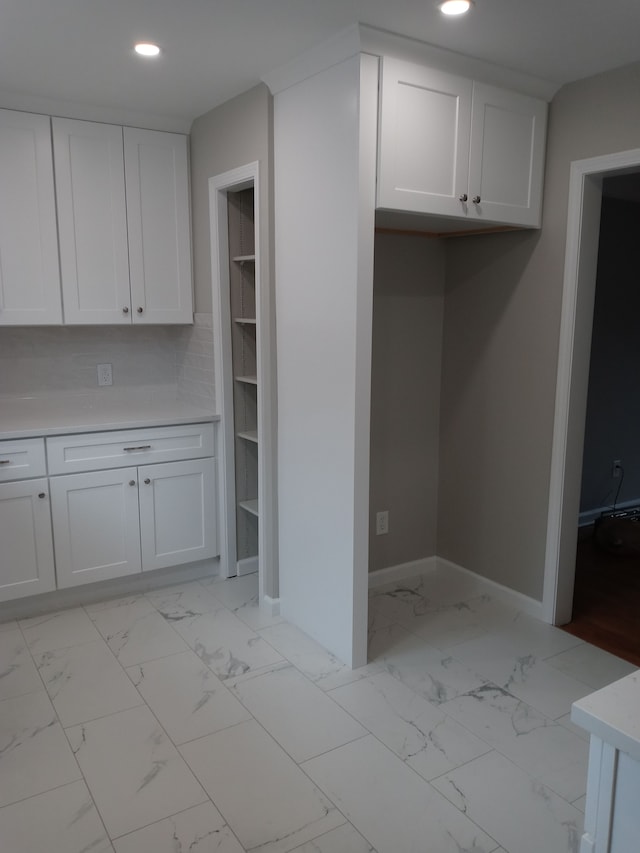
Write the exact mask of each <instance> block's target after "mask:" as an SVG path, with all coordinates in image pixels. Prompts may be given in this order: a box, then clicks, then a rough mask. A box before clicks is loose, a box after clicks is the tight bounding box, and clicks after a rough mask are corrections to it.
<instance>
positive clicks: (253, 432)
mask: <svg viewBox="0 0 640 853" xmlns="http://www.w3.org/2000/svg"><path fill="white" fill-rule="evenodd" d="M237 435H238V438H243V439H244V440H245V441H253V442H255V444H257V443H258V430H257V429H247V430H244V431H243V432H239V433H238V434H237Z"/></svg>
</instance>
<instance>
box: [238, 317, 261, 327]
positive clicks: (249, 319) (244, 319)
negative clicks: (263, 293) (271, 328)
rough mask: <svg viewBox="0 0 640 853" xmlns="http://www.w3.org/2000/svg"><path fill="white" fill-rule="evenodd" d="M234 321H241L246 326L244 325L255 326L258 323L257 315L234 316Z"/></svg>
mask: <svg viewBox="0 0 640 853" xmlns="http://www.w3.org/2000/svg"><path fill="white" fill-rule="evenodd" d="M233 322H234V323H239V324H240V325H241V326H244V325H252V326H255V325H257V323H258V321H257V320H256V318H255V317H234V318H233Z"/></svg>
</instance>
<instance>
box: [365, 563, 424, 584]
mask: <svg viewBox="0 0 640 853" xmlns="http://www.w3.org/2000/svg"><path fill="white" fill-rule="evenodd" d="M437 559H438V558H437V557H424V558H423V559H422V560H412V561H411V562H410V563H400V564H399V565H397V566H389V567H388V568H386V569H376V570H375V571H373V572H369V589H375V588H376V587H379V586H384V585H385V584H388V583H393V582H394V581H401V580H405V579H406V578H413V577H417V576H418V575H423V574H425V572H430V571H433V569H435V568H436V560H437Z"/></svg>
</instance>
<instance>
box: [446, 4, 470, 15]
mask: <svg viewBox="0 0 640 853" xmlns="http://www.w3.org/2000/svg"><path fill="white" fill-rule="evenodd" d="M471 5H472V0H444V3H441V4H440V7H439V8H440V11H441V12H442V14H443V15H464V13H465V12H468V11H469V9H470V8H471Z"/></svg>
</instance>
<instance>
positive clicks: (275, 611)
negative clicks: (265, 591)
mask: <svg viewBox="0 0 640 853" xmlns="http://www.w3.org/2000/svg"><path fill="white" fill-rule="evenodd" d="M260 607H262V608H264V609H265V610H266V611H267V613H269V614H270V615H271V616H279V615H280V599H279V598H271V596H270V595H265V596H264V598H263V599H262V602H261V604H260Z"/></svg>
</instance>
